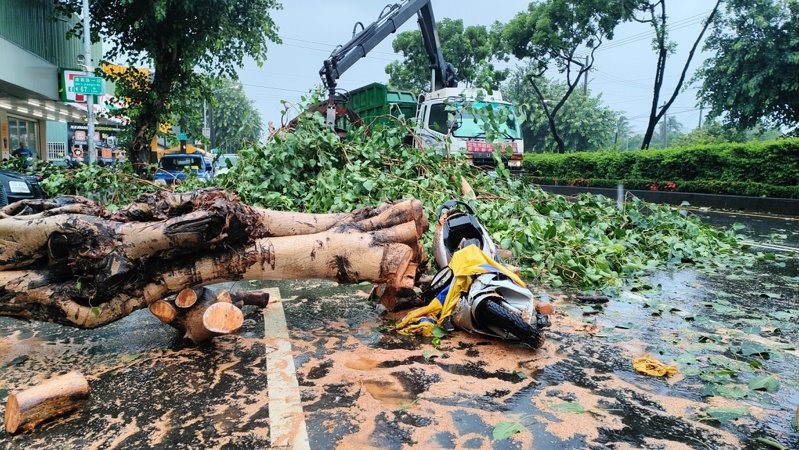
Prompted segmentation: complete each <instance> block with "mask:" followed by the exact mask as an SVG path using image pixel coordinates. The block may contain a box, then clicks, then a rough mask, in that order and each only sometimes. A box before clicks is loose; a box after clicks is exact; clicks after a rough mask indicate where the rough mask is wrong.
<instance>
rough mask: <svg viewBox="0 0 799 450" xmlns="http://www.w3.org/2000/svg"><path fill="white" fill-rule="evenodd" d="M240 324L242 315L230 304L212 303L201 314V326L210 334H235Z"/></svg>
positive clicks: (242, 321)
mask: <svg viewBox="0 0 799 450" xmlns="http://www.w3.org/2000/svg"><path fill="white" fill-rule="evenodd" d="M242 324H244V314H243V313H242V312H241V310H240V309H239V308H238V306H236V305H234V304H232V303H226V302H217V303H214V304H213V305H211V306H209V307H208V309H206V310H205V312H204V313H203V326H205V329H206V330H208V331H210V332H211V333H218V334H229V333H235V332H236V331H238V330H239V328H241V325H242Z"/></svg>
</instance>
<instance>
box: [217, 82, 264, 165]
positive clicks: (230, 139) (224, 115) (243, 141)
mask: <svg viewBox="0 0 799 450" xmlns="http://www.w3.org/2000/svg"><path fill="white" fill-rule="evenodd" d="M213 92H214V93H213V97H212V98H211V101H210V102H209V105H208V108H209V110H208V113H209V124H210V128H211V146H212V147H217V148H219V151H220V153H237V152H238V151H239V150H240V149H242V148H244V147H246V146H249V145H253V144H255V143H257V142H258V141H259V139H260V137H261V132H262V131H263V122H262V120H261V115H260V114H259V113H258V111H257V110H256V109H255V107H254V106H253V103H252V100H250V99H249V98H247V95H246V94H245V93H244V91H243V90H242V89H241V85H240V84H235V83H234V82H233V81H232V80H230V79H222V80H220V83H219V87H217V88H215V89H214V90H213Z"/></svg>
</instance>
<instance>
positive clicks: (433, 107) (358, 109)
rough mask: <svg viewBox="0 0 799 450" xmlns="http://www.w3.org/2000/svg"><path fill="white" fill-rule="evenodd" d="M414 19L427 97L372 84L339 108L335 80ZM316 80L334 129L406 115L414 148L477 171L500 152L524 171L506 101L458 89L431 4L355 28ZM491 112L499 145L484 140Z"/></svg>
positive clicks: (411, 3) (399, 9)
mask: <svg viewBox="0 0 799 450" xmlns="http://www.w3.org/2000/svg"><path fill="white" fill-rule="evenodd" d="M414 15H415V16H417V19H418V23H419V29H420V30H421V34H422V40H423V44H424V48H425V51H426V52H427V57H428V60H429V63H430V69H431V83H430V84H431V86H430V92H425V93H422V94H420V95H419V96H418V97H415V96H414V95H413V94H412V93H410V92H408V91H397V90H391V89H388V88H387V87H386V86H385V85H381V84H379V83H373V84H370V85H368V86H364V87H362V88H359V89H355V90H353V91H351V92H350V93H349V95H345V96H343V99H344V100H343V102H344V104H342V96H339V95H337V86H338V79H339V77H341V75H342V74H344V72H346V71H347V69H349V68H350V67H352V66H353V65H354V64H355V63H356V62H357V61H358V60H359V59H361V58H363V57H365V56H366V55H367V54H368V53H369V52H370V51H371V50H372V49H374V48H375V46H377V45H378V44H379V43H380V42H382V41H383V40H384V39H385V38H386V37H387V36H389V35H390V34H392V33H394V32H396V31H397V29H398V28H399V27H400V26H401V25H402V24H404V23H405V22H406V21H408V20H409V19H410V18H411V17H413V16H414ZM319 75H320V77H321V78H322V82H323V84H324V86H325V88H326V89H327V94H328V99H327V105H326V108H324V113H325V116H326V121H327V123H328V125H330V126H334V124H335V122H336V118H337V117H342V116H346V117H349V119H350V120H352V119H353V117H357V118H358V119H361V118H363V117H364V116H366V117H368V118H371V117H370V116H374V115H375V114H374V112H375V111H379V112H381V113H390V114H394V115H400V114H402V115H403V116H405V117H406V118H408V116H409V114H408V113H410V115H411V116H412V117H413V119H414V120H413V126H414V130H415V133H416V135H417V136H418V137H419V139H418V140H417V142H418V143H419V145H421V146H422V147H424V148H433V149H436V150H438V151H442V152H444V151H446V152H449V153H455V152H459V153H465V154H466V157H467V158H470V159H471V160H472V162H473V163H474V164H475V165H477V166H492V165H493V164H494V156H493V153H494V152H495V151H496V149H497V148H500V149H502V150H503V155H504V156H503V160H504V161H507V164H508V167H509V168H511V169H521V167H522V154H523V152H524V142H523V140H522V133H521V129H520V127H519V120H518V118H517V116H516V111H515V109H514V108H513V105H512V104H510V103H509V102H506V101H504V100H503V99H502V95H501V94H500V93H499V92H498V91H495V92H493V93H488V92H486V91H485V90H483V89H477V88H464V89H462V88H458V81H457V72H456V70H455V68H454V67H453V65H452V64H451V63H449V62H447V61H445V60H444V55H443V53H442V50H441V44H440V41H439V37H438V30H437V29H436V22H435V17H434V15H433V8H432V4H431V0H403V1H402V2H400V3H395V4H390V5H387V6H386V7H385V8H383V10H382V11H381V13H380V15H379V17H378V19H377V20H376V21H374V22H373V23H371V24H370V25H368V26H364V25H363V23H361V22H357V23H356V24H355V27H354V28H353V36H352V39H350V41H349V42H347V43H346V44H343V45H340V46H338V47H336V49H335V50H333V52H332V53H331V54H330V57H328V58H327V59H326V60H325V61H324V62H323V64H322V68H321V69H320V70H319ZM489 110H492V112H493V114H492V115H493V116H494V117H501V118H502V120H501V121H500V122H499V123H498V124H496V128H495V129H494V131H495V133H491V134H494V135H497V134H498V135H500V139H499V140H500V141H501V142H494V143H491V142H487V140H486V135H487V134H489V133H487V128H488V127H487V124H486V122H485V121H484V117H486V116H487V114H484V113H487V112H488V111H489ZM353 113H355V115H353ZM358 119H356V120H355V121H358ZM496 140H497V139H495V141H496Z"/></svg>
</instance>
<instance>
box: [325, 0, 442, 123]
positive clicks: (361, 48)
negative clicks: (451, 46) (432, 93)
mask: <svg viewBox="0 0 799 450" xmlns="http://www.w3.org/2000/svg"><path fill="white" fill-rule="evenodd" d="M430 1H431V0H404V1H403V2H402V3H394V4H392V5H388V6H386V7H385V8H383V11H381V13H380V16H379V17H378V18H377V20H376V21H375V22H373V23H371V24H370V25H369V26H364V25H363V24H362V23H360V22H358V23H356V24H355V27H354V28H353V36H352V39H350V41H349V42H347V43H346V44H344V45H341V46H339V47H336V49H335V50H333V53H331V54H330V57H328V58H327V59H326V60H325V61H324V62H323V63H322V68H321V69H320V70H319V76H320V77H322V82H323V83H324V85H325V87H326V88H327V89H328V92H329V99H328V114H327V116H328V123H332V122H333V120H334V118H333V117H331V115H332V114H333V113H332V112H331V111H334V110H335V104H334V100H335V93H336V85H337V84H338V79H339V77H341V75H342V74H343V73H344V72H345V71H347V69H349V68H350V67H352V66H353V65H354V64H355V63H356V62H357V61H358V60H359V59H361V58H363V57H365V56H366V55H367V54H368V53H369V52H370V51H371V50H372V49H374V48H375V47H376V46H377V45H378V44H379V43H380V42H382V41H383V39H385V38H386V37H387V36H388V35H390V34H392V33H394V32H396V31H397V29H398V28H399V27H400V26H402V24H404V23H405V22H407V21H408V19H410V18H411V17H413V16H414V15H417V16H418V21H419V29H420V30H421V32H422V39H423V41H424V48H425V51H426V52H427V57H428V60H429V62H430V68H431V69H433V73H434V75H433V89H442V88H445V87H456V86H457V85H458V83H457V80H456V78H455V69H454V67H453V66H452V64H449V63H447V62H446V61H445V60H444V55H443V54H442V52H441V44H440V42H439V38H438V30H437V29H436V22H435V17H434V15H433V8H432V6H431V4H430ZM359 25H360V30H358V26H359Z"/></svg>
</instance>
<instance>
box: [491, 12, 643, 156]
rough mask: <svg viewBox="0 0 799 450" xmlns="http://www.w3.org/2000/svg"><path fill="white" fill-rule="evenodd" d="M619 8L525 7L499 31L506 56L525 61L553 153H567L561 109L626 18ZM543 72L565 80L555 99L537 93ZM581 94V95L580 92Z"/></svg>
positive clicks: (585, 93) (627, 13)
mask: <svg viewBox="0 0 799 450" xmlns="http://www.w3.org/2000/svg"><path fill="white" fill-rule="evenodd" d="M622 6H623V2H622V1H621V0H610V1H604V0H586V1H582V2H574V1H571V0H547V1H544V2H540V3H530V6H529V7H528V9H527V11H524V12H520V13H519V14H517V15H516V17H514V18H513V19H512V20H511V21H510V22H509V23H508V24H507V25H506V26H505V27H504V29H503V31H502V38H503V42H504V43H505V45H506V46H507V48H508V50H509V51H510V53H512V54H513V55H514V56H516V57H517V58H519V59H529V60H530V61H531V64H530V65H529V66H528V70H529V71H528V73H527V79H528V81H529V83H530V84H531V86H532V88H533V92H534V93H535V97H534V98H536V99H537V100H538V104H539V106H540V110H541V111H542V112H543V113H544V116H545V117H546V119H547V123H548V126H549V131H550V133H551V134H552V139H554V141H555V143H556V145H557V151H558V152H559V153H564V152H566V149H567V145H566V141H565V140H564V138H563V136H562V129H561V123H560V121H561V119H562V118H563V117H564V116H565V114H564V113H563V112H562V110H563V108H564V106H565V105H566V102H567V101H568V100H569V97H570V96H571V95H572V93H574V91H575V89H577V87H578V86H579V83H580V81H581V80H583V79H584V77H585V76H587V75H586V74H587V73H588V71H590V70H591V68H592V67H593V66H594V52H596V50H597V48H599V46H600V45H602V43H603V42H604V41H605V40H608V39H612V37H613V30H614V28H615V27H616V25H617V24H618V23H620V22H621V21H623V20H625V19H626V18H628V17H629V15H630V14H631V13H632V12H631V10H630V9H629V8H628V9H625V8H623V7H622ZM620 11H621V14H620V13H619V12H620ZM625 11H627V12H625ZM549 69H555V70H556V71H557V72H558V73H559V74H561V76H563V77H564V78H565V87H566V89H565V90H563V91H562V92H559V93H558V95H557V96H555V97H548V96H547V94H545V93H544V89H543V85H544V84H546V78H544V74H545V73H546V72H547V71H548V70H549ZM583 94H584V95H587V92H585V88H584V92H583Z"/></svg>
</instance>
